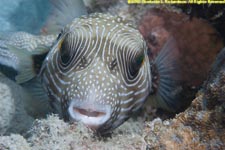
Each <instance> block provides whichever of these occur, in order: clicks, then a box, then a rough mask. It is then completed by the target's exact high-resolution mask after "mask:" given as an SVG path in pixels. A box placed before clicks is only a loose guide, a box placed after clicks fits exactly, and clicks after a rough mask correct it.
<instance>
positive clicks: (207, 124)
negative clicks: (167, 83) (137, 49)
mask: <svg viewBox="0 0 225 150" xmlns="http://www.w3.org/2000/svg"><path fill="white" fill-rule="evenodd" d="M87 1H88V0H87ZM110 4H111V5H112V6H110V7H107V8H105V6H104V5H106V3H101V2H100V1H99V5H103V6H94V7H92V8H91V9H90V11H97V10H98V11H103V12H110V13H112V14H119V15H120V16H123V17H127V18H128V19H129V20H131V22H133V24H134V25H135V26H137V27H138V28H139V30H140V31H141V32H142V33H143V35H144V37H145V38H146V39H147V42H148V46H149V47H150V48H151V49H152V50H153V51H155V52H156V53H157V51H159V49H160V47H161V46H162V45H163V43H164V41H165V39H166V38H168V37H169V36H170V35H173V36H175V38H177V39H179V38H180V37H181V35H185V36H186V37H185V38H184V39H180V40H178V46H179V47H180V48H182V47H183V46H184V45H185V48H186V54H187V53H191V56H195V57H196V60H198V62H195V61H194V60H193V62H192V58H191V57H188V58H187V59H186V58H185V59H184V60H186V62H185V63H186V64H189V67H186V68H184V69H187V70H185V71H184V72H185V73H184V74H186V73H187V72H188V69H190V67H192V66H194V67H196V68H193V69H194V70H196V71H195V72H196V74H195V75H193V76H192V77H189V78H187V81H188V82H191V83H193V84H191V85H195V84H194V83H197V82H199V78H195V76H196V75H197V76H198V73H199V72H198V71H199V68H200V69H202V70H203V76H204V77H203V78H201V83H202V82H203V81H204V84H203V86H202V88H201V89H200V90H199V91H198V93H197V94H196V95H195V98H194V100H193V101H192V103H191V104H190V106H189V107H188V108H187V109H186V110H185V111H183V112H181V113H179V114H177V115H176V116H175V117H173V118H171V119H166V120H164V119H162V118H161V119H160V118H157V116H158V115H157V114H155V110H152V109H151V110H150V111H152V112H151V113H152V114H150V115H152V116H151V117H150V118H151V119H152V118H154V117H156V118H155V119H153V120H151V121H146V122H144V119H145V117H143V114H142V116H139V117H137V118H135V119H134V118H132V119H130V120H128V121H127V122H125V123H124V124H123V125H122V126H120V127H119V128H118V129H116V130H115V131H114V132H113V133H112V134H111V135H109V136H108V137H99V136H98V135H95V133H93V132H92V131H91V130H90V129H89V128H87V127H85V126H84V125H82V124H80V123H74V124H69V123H65V122H64V121H63V120H61V119H60V118H59V117H58V116H56V115H49V116H48V117H47V118H46V119H37V120H35V121H34V122H33V120H34V119H33V118H32V117H31V116H29V115H28V114H27V113H26V111H25V110H24V108H25V107H26V105H25V104H24V101H23V100H22V99H24V98H25V97H24V95H25V94H23V91H22V89H21V87H19V86H18V85H16V84H15V83H14V82H12V81H11V80H9V79H7V78H6V77H4V76H3V75H0V96H1V97H0V99H1V105H0V110H1V112H4V113H1V115H0V120H1V122H0V127H1V128H0V134H1V136H0V150H6V149H7V150H20V149H22V150H31V149H32V150H45V149H52V150H59V149H60V150H61V149H76V150H79V149H83V150H84V149H96V150H97V149H98V150H101V149H110V150H111V149H147V150H150V149H200V150H201V149H224V148H225V49H223V50H222V51H221V52H220V53H219V55H218V56H217V59H216V61H215V63H214V64H213V65H212V67H211V63H212V62H213V61H214V59H215V57H216V54H217V52H219V50H220V49H221V48H222V47H223V45H224V44H223V43H222V40H224V39H220V38H221V37H220V35H219V34H218V33H217V32H219V31H218V30H217V31H216V30H214V29H213V28H212V26H211V25H208V24H207V23H206V20H202V19H199V18H195V16H193V17H194V18H192V21H193V22H194V24H195V25H196V24H197V25H196V26H193V25H192V24H190V23H189V22H188V21H189V19H190V18H188V16H186V15H185V14H180V12H182V10H179V9H177V8H175V9H174V8H173V7H170V8H167V7H166V8H165V7H163V9H161V8H160V9H158V8H155V6H154V5H153V6H149V5H148V6H140V5H139V6H135V5H131V6H128V5H126V3H125V1H124V0H120V1H112V3H110ZM119 4H122V5H119ZM107 5H108V4H107ZM153 7H154V8H153ZM157 7H158V6H157ZM152 8H153V9H152ZM171 10H172V12H171V14H173V15H171V14H168V13H167V11H171ZM158 13H160V14H161V16H158V15H157V14H158ZM170 15H171V16H170ZM143 16H144V17H143ZM174 16H175V17H174ZM168 17H169V18H172V19H170V20H167V21H166V19H165V18H168ZM176 18H183V19H182V21H183V22H177V21H176ZM174 19H175V21H174ZM206 19H207V18H206ZM151 20H153V22H154V23H153V24H152V23H151V22H150V21H151ZM147 23H148V24H147ZM149 24H151V26H150V25H149ZM171 26H175V27H171ZM203 26H204V27H203ZM178 28H179V30H176V29H178ZM183 29H185V30H183ZM193 30H195V31H196V32H195V31H193ZM146 31H149V32H146ZM197 31H198V32H197ZM209 31H210V32H209ZM205 32H206V33H207V34H201V35H200V33H205ZM158 35H160V37H159V36H158ZM154 36H156V37H157V38H154ZM188 37H189V38H188ZM154 39H157V40H156V41H155V40H154ZM210 42H211V43H210ZM155 43H156V44H155ZM214 43H216V44H215V45H213V44H214ZM211 44H212V45H211ZM206 45H208V46H206ZM211 46H212V48H213V50H212V49H211V48H210V47H211ZM193 47H194V48H193ZM196 47H197V49H196ZM192 48H193V50H192ZM199 51H203V52H202V53H204V51H207V55H206V56H202V55H200V54H199ZM208 52H209V53H208ZM186 54H185V55H186ZM185 55H184V57H185ZM189 56H190V55H189ZM152 57H154V56H152ZM203 57H206V58H203ZM208 59H210V60H209V61H210V62H206V61H205V60H207V61H208ZM183 63H184V62H183ZM196 63H197V64H196ZM201 66H203V67H201ZM210 69H211V70H210ZM208 73H209V75H208ZM191 79H196V80H197V81H193V80H191ZM197 85H199V83H197ZM12 91H14V92H12ZM184 94H188V93H184ZM144 115H149V114H144ZM21 116H22V117H21ZM168 116H169V115H168ZM148 117H149V116H148ZM165 118H168V117H165ZM32 124H33V125H32ZM31 125H32V128H31V129H29V128H30V126H31ZM28 129H29V131H27V130H28ZM15 133H17V134H15ZM21 134H22V135H23V136H22V135H21ZM3 135H4V136H3Z"/></svg>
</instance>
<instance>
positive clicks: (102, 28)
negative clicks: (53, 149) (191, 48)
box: [0, 13, 181, 134]
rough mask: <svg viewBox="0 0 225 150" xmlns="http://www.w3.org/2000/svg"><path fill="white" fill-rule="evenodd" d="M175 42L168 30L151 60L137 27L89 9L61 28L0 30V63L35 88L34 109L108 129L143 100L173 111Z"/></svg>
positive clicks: (176, 80)
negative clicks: (0, 32) (51, 30)
mask: <svg viewBox="0 0 225 150" xmlns="http://www.w3.org/2000/svg"><path fill="white" fill-rule="evenodd" d="M174 42H175V41H174V40H173V38H172V37H171V38H170V39H169V40H168V41H167V42H166V44H165V45H164V47H163V48H162V50H161V51H160V53H159V54H158V56H157V57H156V58H155V59H154V60H150V61H149V57H148V51H149V50H148V48H147V46H146V42H145V40H144V39H143V37H142V35H141V34H140V33H139V31H138V30H137V29H135V28H134V27H132V25H131V24H129V23H128V22H127V21H126V20H124V19H122V18H121V17H118V16H112V15H109V14H101V13H94V14H91V15H87V16H82V17H80V18H76V19H74V20H73V21H72V22H71V23H69V24H67V25H66V26H65V27H64V28H63V30H62V31H61V33H60V34H58V35H55V34H54V35H40V36H37V35H32V34H29V33H25V32H16V33H11V34H5V35H4V36H1V41H0V45H1V46H0V57H1V59H0V64H1V71H2V72H3V73H5V74H6V75H8V76H10V77H11V78H12V79H14V80H15V81H16V82H17V83H19V84H21V85H22V86H23V87H24V88H25V89H26V90H27V91H28V93H30V94H31V95H32V96H33V98H32V100H31V102H27V103H30V105H33V107H32V109H35V111H34V110H32V111H33V112H36V115H37V116H38V115H40V114H42V113H43V114H45V113H47V112H48V111H50V109H53V111H54V112H57V113H59V114H60V115H62V117H63V118H64V120H66V121H70V122H74V121H80V122H82V123H83V124H85V125H86V126H88V127H90V128H91V129H93V130H94V131H96V132H98V133H101V134H105V133H108V132H111V131H112V130H113V129H115V128H117V127H118V126H120V125H121V124H122V123H123V122H124V121H126V120H127V119H128V118H129V117H130V116H131V114H133V113H135V112H136V111H137V110H139V108H141V107H142V106H143V104H144V102H145V101H146V100H148V101H151V100H152V103H154V105H156V106H158V107H161V108H164V109H167V110H170V111H176V110H177V109H178V108H179V107H180V103H181V102H179V100H180V99H179V91H180V90H179V64H177V63H176V60H177V58H178V57H179V55H178V52H177V48H176V46H175V44H174ZM149 96H151V97H152V96H154V97H155V98H154V99H148V97H149ZM43 101H45V102H44V103H43ZM46 101H49V102H50V105H51V107H48V105H47V104H46ZM30 109H31V108H30ZM37 112H38V113H37Z"/></svg>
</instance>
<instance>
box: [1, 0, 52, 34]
mask: <svg viewBox="0 0 225 150" xmlns="http://www.w3.org/2000/svg"><path fill="white" fill-rule="evenodd" d="M0 6H2V8H1V9H0V26H1V28H0V31H4V32H8V31H26V32H29V33H33V34H37V33H39V32H40V28H41V27H42V26H43V25H44V22H45V21H46V18H47V16H48V15H49V12H50V9H51V5H50V2H49V1H48V0H1V1H0Z"/></svg>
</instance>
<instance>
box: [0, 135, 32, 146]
mask: <svg viewBox="0 0 225 150" xmlns="http://www.w3.org/2000/svg"><path fill="white" fill-rule="evenodd" d="M6 149H7V150H31V148H30V145H29V144H28V143H27V141H26V139H24V137H23V136H21V135H19V134H12V135H10V136H1V137H0V150H6Z"/></svg>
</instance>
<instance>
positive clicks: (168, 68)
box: [150, 37, 182, 112]
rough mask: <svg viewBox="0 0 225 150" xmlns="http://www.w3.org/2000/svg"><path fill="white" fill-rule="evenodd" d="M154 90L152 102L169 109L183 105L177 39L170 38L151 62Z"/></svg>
mask: <svg viewBox="0 0 225 150" xmlns="http://www.w3.org/2000/svg"><path fill="white" fill-rule="evenodd" d="M151 72H152V75H153V79H152V80H153V81H152V82H153V86H152V89H153V91H152V92H151V96H150V99H151V101H152V102H151V103H152V104H153V105H155V106H156V107H160V108H163V109H166V110H168V111H172V112H174V111H176V110H177V109H179V106H181V99H180V92H181V90H182V87H181V85H180V76H181V72H180V66H179V51H178V48H177V47H176V42H175V40H174V39H173V38H172V37H171V38H169V39H168V41H167V42H166V44H165V45H164V46H163V48H162V50H161V51H160V52H159V54H158V56H157V57H156V59H155V60H154V62H153V63H152V64H151Z"/></svg>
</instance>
